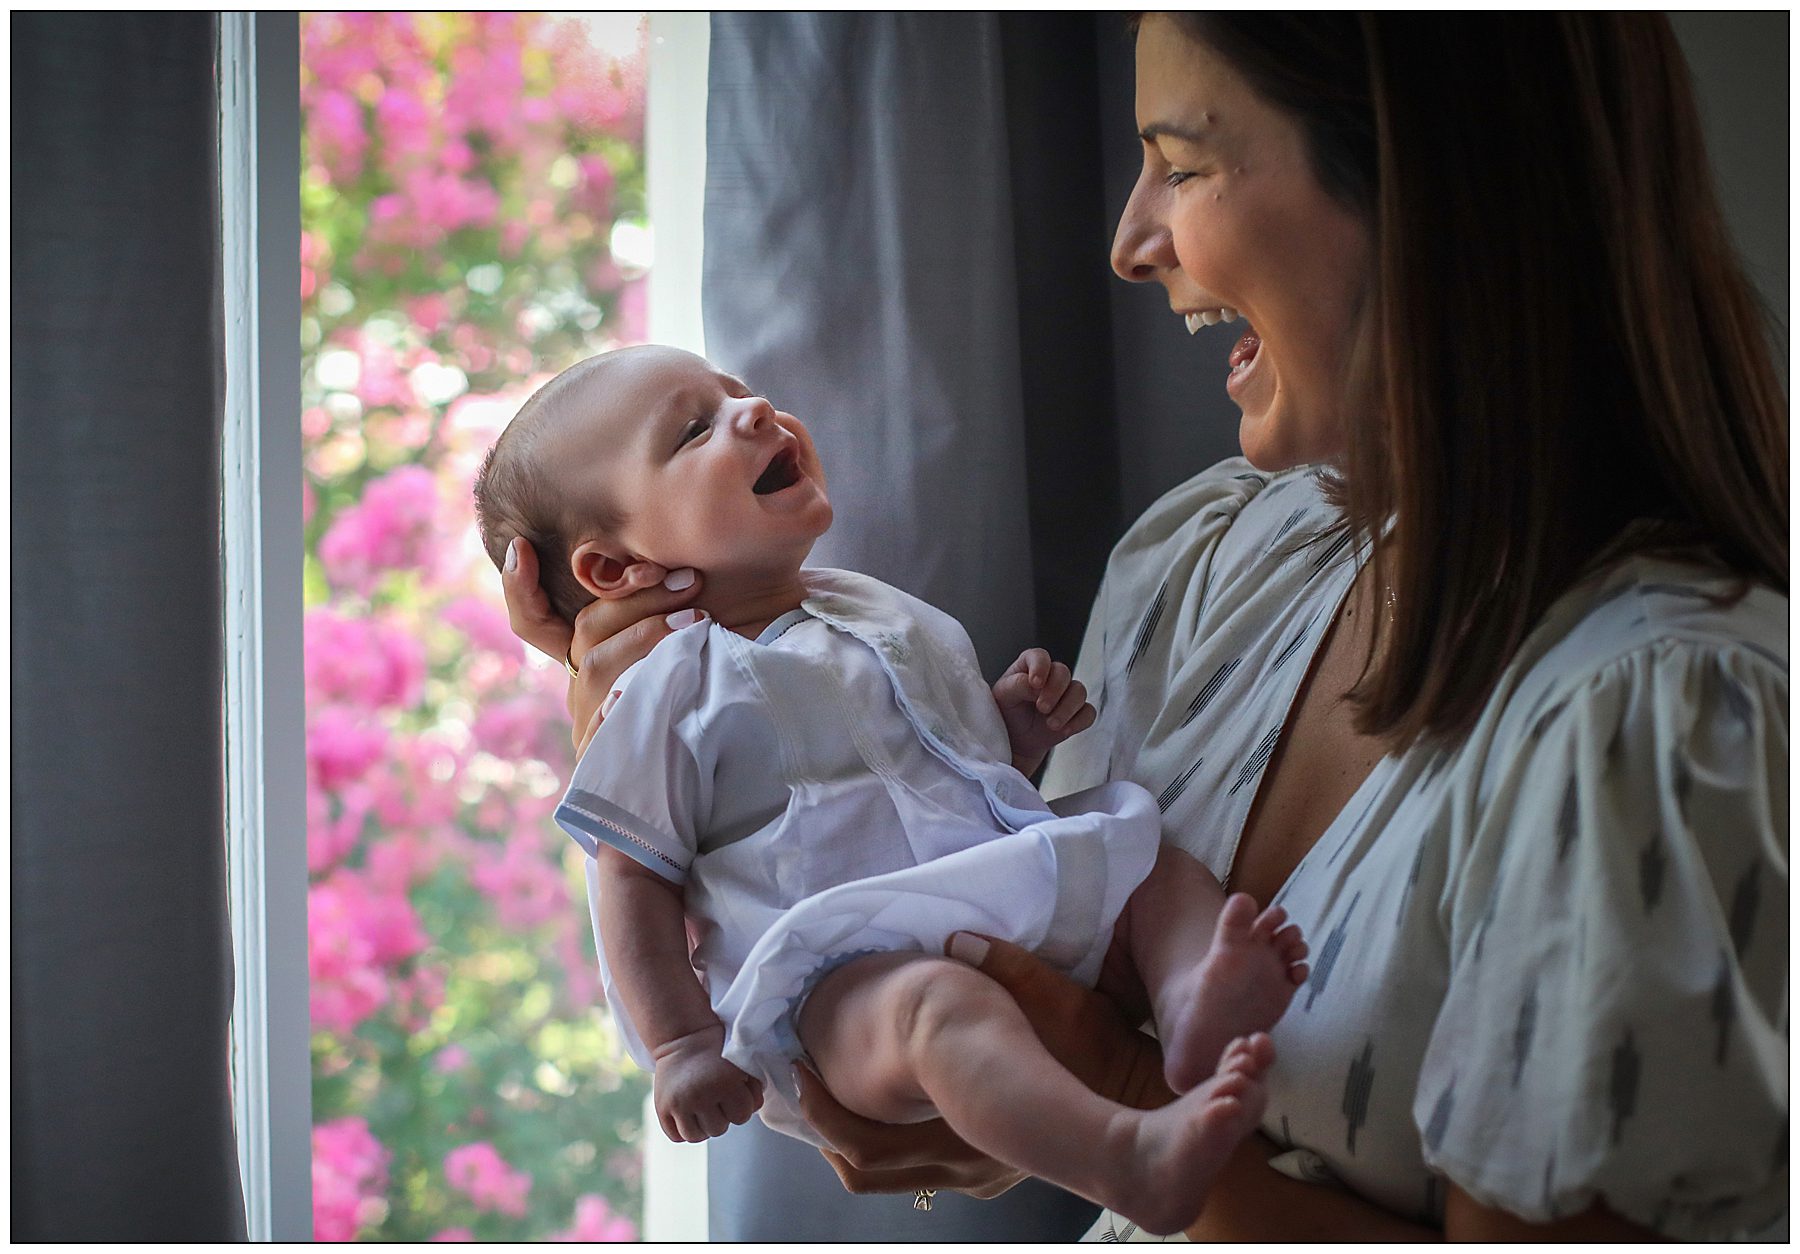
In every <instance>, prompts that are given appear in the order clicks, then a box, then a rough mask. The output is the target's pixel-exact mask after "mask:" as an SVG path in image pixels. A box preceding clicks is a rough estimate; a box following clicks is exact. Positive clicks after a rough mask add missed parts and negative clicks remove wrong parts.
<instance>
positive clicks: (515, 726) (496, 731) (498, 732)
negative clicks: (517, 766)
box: [473, 692, 567, 762]
mask: <svg viewBox="0 0 1800 1254" xmlns="http://www.w3.org/2000/svg"><path fill="white" fill-rule="evenodd" d="M566 723H567V719H566V718H565V717H562V715H561V710H560V709H559V708H558V707H557V706H555V705H554V704H553V703H552V701H547V700H545V698H544V696H543V694H542V693H537V692H530V693H526V694H524V695H522V696H517V697H512V698H510V699H508V700H504V701H495V702H491V703H490V704H488V705H487V706H485V707H483V709H482V710H481V712H480V713H478V714H477V715H476V716H475V726H474V728H473V731H474V735H475V744H476V747H478V748H480V749H483V750H485V751H486V752H488V753H491V754H493V755H494V756H495V757H497V758H505V759H506V760H507V761H509V762H518V761H523V760H524V759H526V758H537V759H539V760H542V761H555V760H556V759H557V757H558V756H560V754H561V752H562V749H563V747H564V746H565V745H566V744H567V740H566V735H567V733H566V732H565V731H564V727H565V726H566Z"/></svg>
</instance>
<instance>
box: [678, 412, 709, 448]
mask: <svg viewBox="0 0 1800 1254" xmlns="http://www.w3.org/2000/svg"><path fill="white" fill-rule="evenodd" d="M710 426H712V419H711V418H696V419H694V420H693V421H692V422H690V423H688V425H687V426H685V427H683V428H682V429H681V439H680V441H678V442H677V443H676V445H675V447H676V448H681V447H682V446H683V445H686V444H688V443H690V442H692V441H694V440H697V439H699V438H700V437H701V436H702V435H704V434H706V429H707V428H708V427H710Z"/></svg>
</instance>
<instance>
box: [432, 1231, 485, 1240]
mask: <svg viewBox="0 0 1800 1254" xmlns="http://www.w3.org/2000/svg"><path fill="white" fill-rule="evenodd" d="M431 1239H432V1240H433V1241H473V1240H474V1239H475V1234H474V1233H473V1232H470V1231H469V1230H468V1229H467V1228H445V1229H444V1230H443V1231H442V1232H440V1233H438V1234H437V1235H436V1236H434V1237H432V1238H431Z"/></svg>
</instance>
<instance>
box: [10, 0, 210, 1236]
mask: <svg viewBox="0 0 1800 1254" xmlns="http://www.w3.org/2000/svg"><path fill="white" fill-rule="evenodd" d="M216 42H217V40H216V32H215V19H214V18H213V16H212V15H210V14H205V13H193V14H143V13H132V14H128V13H88V14H77V13H60V14H29V15H20V14H15V15H14V17H13V19H12V75H13V78H12V93H13V95H12V105H13V114H12V117H13V124H12V185H13V219H12V226H13V231H12V301H13V304H12V319H13V321H12V335H13V338H12V344H13V381H12V422H13V431H12V435H13V443H12V449H13V478H12V511H13V512H12V528H13V540H12V560H13V586H12V592H13V617H12V631H13V636H12V643H13V656H12V665H13V713H12V734H13V764H12V765H13V812H12V818H13V836H12V911H13V915H12V917H13V932H12V1024H13V1028H12V1031H13V1036H12V1059H13V1089H12V1092H13V1130H12V1202H13V1226H12V1236H13V1238H14V1239H15V1240H31V1241H40V1240H41V1241H218V1240H233V1239H240V1240H241V1239H243V1237H244V1235H245V1224H244V1208H243V1198H242V1192H241V1189H240V1185H239V1179H238V1163H237V1149H236V1143H235V1139H234V1136H233V1132H232V1116H231V1098H230V1078H229V1055H228V1042H227V1033H228V1027H229V1021H230V1012H231V1000H232V965H231V951H230V928H229V921H228V918H227V900H226V877H225V841H224V814H223V799H222V785H221V781H222V770H223V764H222V747H221V739H220V736H221V721H220V711H221V705H220V703H221V699H222V676H223V645H222V631H223V629H222V591H221V573H220V563H219V499H220V459H219V441H220V422H221V413H222V402H223V374H222V369H223V366H222V362H223V357H222V334H221V329H220V307H219V292H220V276H219V230H218V203H217V197H218V159H217V135H216V128H217V116H218V99H217V88H216V79H215V72H214V61H215V55H216Z"/></svg>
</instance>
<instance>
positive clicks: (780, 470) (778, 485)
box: [750, 448, 800, 496]
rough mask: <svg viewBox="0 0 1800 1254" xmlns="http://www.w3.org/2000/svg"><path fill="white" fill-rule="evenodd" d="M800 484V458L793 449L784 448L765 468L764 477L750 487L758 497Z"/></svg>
mask: <svg viewBox="0 0 1800 1254" xmlns="http://www.w3.org/2000/svg"><path fill="white" fill-rule="evenodd" d="M798 482H800V456H799V454H798V453H796V452H795V451H794V450H793V449H792V448H784V449H782V450H781V451H780V452H779V453H777V454H775V456H774V458H773V460H771V461H770V462H769V464H768V465H767V466H766V467H764V468H763V472H762V476H761V477H760V478H758V479H757V481H756V482H755V483H753V484H751V485H750V490H751V491H752V492H754V493H756V495H758V496H769V495H771V494H773V493H776V492H780V491H782V490H783V489H785V488H791V487H793V486H794V485H795V484H796V483H798Z"/></svg>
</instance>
